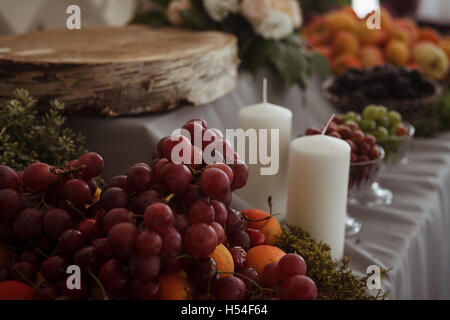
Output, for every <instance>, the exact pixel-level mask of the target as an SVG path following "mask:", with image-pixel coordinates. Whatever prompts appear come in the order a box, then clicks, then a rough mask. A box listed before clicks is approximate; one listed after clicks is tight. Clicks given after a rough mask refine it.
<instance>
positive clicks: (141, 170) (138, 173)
mask: <svg viewBox="0 0 450 320" xmlns="http://www.w3.org/2000/svg"><path fill="white" fill-rule="evenodd" d="M152 182H153V173H152V168H150V166H148V165H147V164H145V163H137V164H135V165H133V166H132V167H131V168H130V169H129V170H128V173H127V184H128V187H129V188H130V190H132V191H136V192H143V191H145V190H147V189H149V188H150V187H151V185H152Z"/></svg>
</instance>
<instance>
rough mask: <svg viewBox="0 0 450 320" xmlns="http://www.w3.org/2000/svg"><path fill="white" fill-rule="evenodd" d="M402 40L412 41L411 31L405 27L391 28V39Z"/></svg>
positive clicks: (405, 41)
mask: <svg viewBox="0 0 450 320" xmlns="http://www.w3.org/2000/svg"><path fill="white" fill-rule="evenodd" d="M393 40H397V41H402V42H404V43H410V42H411V36H410V35H409V32H408V31H406V30H405V29H393V30H391V32H390V34H389V41H393Z"/></svg>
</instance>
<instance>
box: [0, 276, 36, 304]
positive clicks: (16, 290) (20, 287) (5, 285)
mask: <svg viewBox="0 0 450 320" xmlns="http://www.w3.org/2000/svg"><path fill="white" fill-rule="evenodd" d="M35 292H36V290H34V288H33V287H31V286H29V285H27V284H25V283H23V282H21V281H14V280H9V281H3V282H0V300H34V295H35Z"/></svg>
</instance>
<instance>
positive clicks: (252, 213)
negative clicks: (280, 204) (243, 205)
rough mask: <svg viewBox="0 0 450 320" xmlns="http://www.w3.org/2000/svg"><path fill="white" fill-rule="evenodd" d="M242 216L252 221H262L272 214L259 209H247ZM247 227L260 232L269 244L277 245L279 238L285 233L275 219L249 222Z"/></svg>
mask: <svg viewBox="0 0 450 320" xmlns="http://www.w3.org/2000/svg"><path fill="white" fill-rule="evenodd" d="M242 214H243V215H244V216H245V217H247V219H251V220H262V219H265V218H268V217H269V216H270V213H268V212H266V211H263V210H259V209H247V210H244V211H242ZM247 225H248V227H249V228H253V229H258V230H260V231H261V232H262V233H263V234H264V236H265V237H266V243H267V244H275V242H276V241H277V236H280V235H281V233H282V232H283V231H282V230H281V226H280V223H279V222H278V220H277V219H276V218H275V217H271V218H270V219H267V220H263V221H258V222H255V221H248V223H247Z"/></svg>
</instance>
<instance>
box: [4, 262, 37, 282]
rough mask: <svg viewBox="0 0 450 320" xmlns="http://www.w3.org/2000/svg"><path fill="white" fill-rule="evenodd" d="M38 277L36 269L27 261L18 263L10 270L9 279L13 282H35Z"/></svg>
mask: <svg viewBox="0 0 450 320" xmlns="http://www.w3.org/2000/svg"><path fill="white" fill-rule="evenodd" d="M36 275H37V270H36V268H35V267H34V266H33V265H32V264H31V263H29V262H27V261H20V260H19V261H16V262H14V263H13V265H12V266H11V268H10V269H9V279H11V280H17V281H23V282H26V281H27V280H28V281H31V282H34V281H35V279H36Z"/></svg>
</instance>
